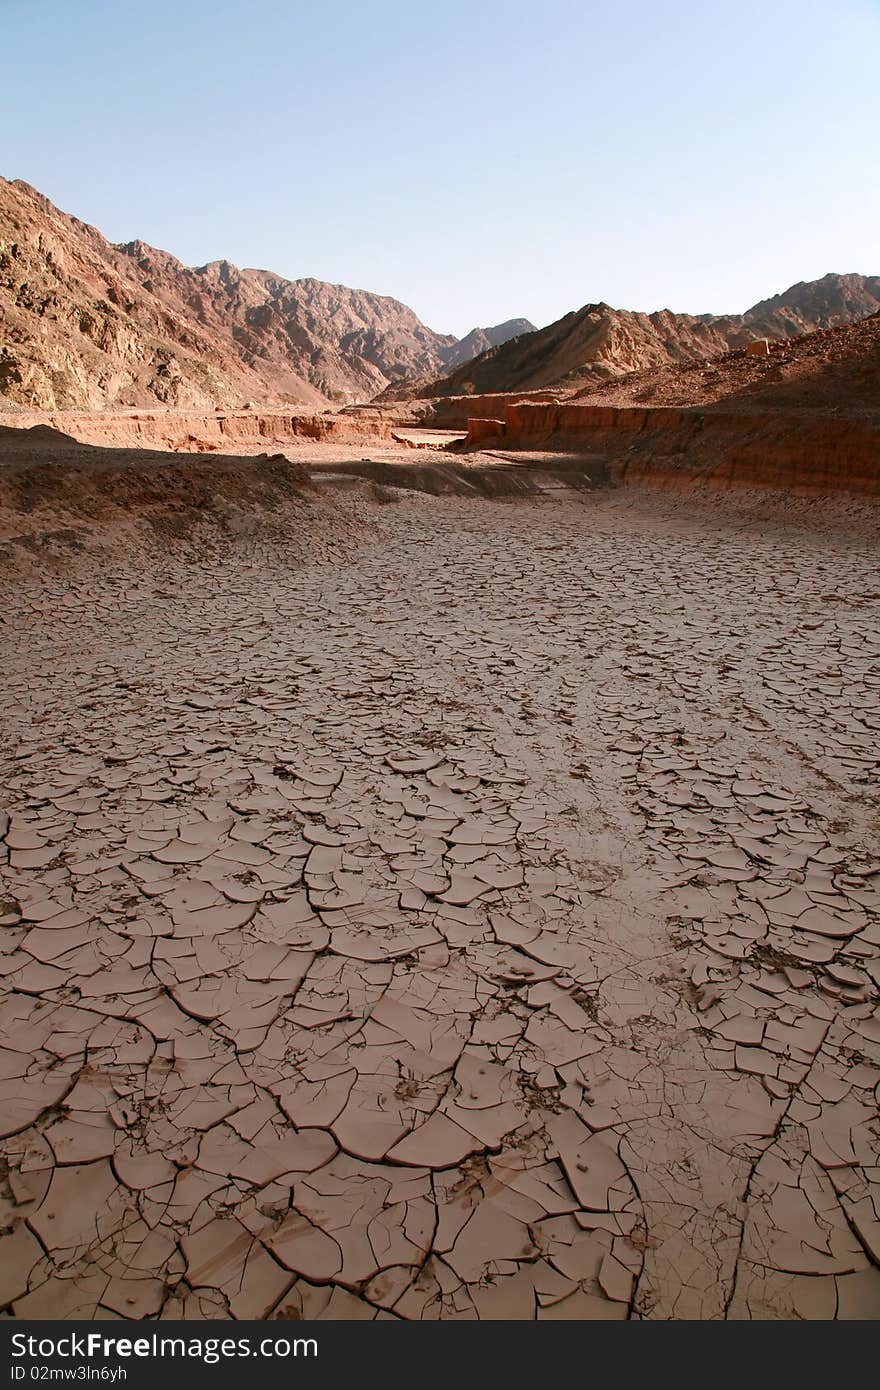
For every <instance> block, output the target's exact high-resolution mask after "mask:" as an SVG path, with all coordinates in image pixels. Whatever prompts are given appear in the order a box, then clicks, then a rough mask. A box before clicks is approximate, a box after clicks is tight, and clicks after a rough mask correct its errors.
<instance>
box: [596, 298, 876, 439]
mask: <svg viewBox="0 0 880 1390" xmlns="http://www.w3.org/2000/svg"><path fill="white" fill-rule="evenodd" d="M571 399H572V400H574V401H577V402H578V403H579V404H580V403H583V404H584V405H615V406H630V405H648V406H699V407H706V406H717V407H718V408H719V409H724V410H725V411H728V410H739V409H742V410H754V409H756V408H761V409H763V408H772V409H774V410H797V411H804V410H808V411H811V412H821V413H832V414H835V415H843V414H846V415H865V414H871V415H876V414H878V413H880V313H875V314H873V315H871V317H870V318H865V319H860V320H859V321H858V322H856V323H850V324H843V325H840V326H839V327H833V328H820V329H816V330H815V331H814V332H812V333H805V334H803V335H801V336H799V337H796V338H788V339H780V340H779V341H778V342H774V343H771V344H770V350H769V352H767V353H766V354H761V355H758V356H755V355H753V354H752V353H750V352H748V351H746V350H744V349H739V350H738V351H735V352H731V353H727V354H726V355H725V356H723V357H718V358H716V359H715V360H714V361H712V362H710V363H704V362H698V363H686V364H678V365H668V364H667V365H665V366H662V367H655V368H649V369H647V370H645V371H641V372H632V373H630V375H628V376H625V377H621V378H619V379H618V380H616V381H611V382H608V383H606V384H604V385H591V386H587V387H585V388H583V389H582V390H580V391H578V392H576V393H575V394H574V395H573V396H572V397H571Z"/></svg>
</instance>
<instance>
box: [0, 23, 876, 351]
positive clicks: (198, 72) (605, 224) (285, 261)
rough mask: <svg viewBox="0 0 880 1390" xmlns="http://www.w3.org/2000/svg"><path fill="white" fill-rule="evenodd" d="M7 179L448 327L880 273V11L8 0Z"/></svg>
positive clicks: (82, 209)
mask: <svg viewBox="0 0 880 1390" xmlns="http://www.w3.org/2000/svg"><path fill="white" fill-rule="evenodd" d="M0 33H2V44H3V49H4V57H3V103H2V105H3V112H2V124H0V173H2V174H4V175H5V177H7V178H23V179H26V180H27V181H28V182H30V183H32V184H34V185H35V186H36V187H37V188H39V189H40V190H41V191H42V192H44V193H46V194H47V195H48V196H49V197H50V198H51V199H52V200H53V202H55V203H57V204H58V205H59V206H60V207H61V208H63V209H64V210H65V211H67V212H72V213H75V214H76V215H77V216H79V217H81V218H83V219H84V220H85V221H88V222H91V223H93V224H94V225H96V226H97V227H99V228H100V229H101V231H103V232H104V233H105V234H106V235H107V236H109V237H110V238H111V240H113V241H128V240H131V239H133V238H135V237H140V238H141V239H143V240H144V241H148V242H151V243H152V244H153V245H155V246H159V247H162V248H163V249H164V250H167V251H171V252H173V253H174V255H176V256H179V257H180V258H181V260H184V261H186V262H188V263H190V264H203V263H204V262H205V261H209V260H217V259H220V258H221V257H225V258H226V259H228V260H230V261H233V262H235V263H236V264H237V265H241V266H257V267H260V268H264V269H270V270H274V271H277V272H279V273H280V274H282V275H286V276H288V277H290V278H296V277H298V276H304V275H313V276H317V277H318V278H319V279H322V280H332V281H338V282H341V283H343V284H348V285H354V286H357V287H359V288H364V289H371V290H375V291H377V292H379V293H383V294H393V295H394V296H395V297H396V298H398V299H402V300H404V301H405V302H406V303H408V304H410V305H412V307H413V308H414V309H415V310H416V312H417V313H418V314H419V315H420V316H421V317H422V318H423V319H424V320H425V322H426V323H428V324H430V326H431V327H432V328H435V329H438V330H440V331H443V332H454V333H458V334H463V333H465V332H466V331H467V330H468V329H470V328H471V327H472V326H473V325H474V324H476V323H479V324H491V323H496V322H499V321H501V320H503V319H506V318H510V317H513V316H518V315H521V314H522V315H525V316H527V317H528V318H531V319H532V320H533V321H534V322H535V323H536V324H539V325H542V324H545V323H548V322H550V321H551V320H553V319H555V318H558V317H559V316H560V315H561V314H563V313H566V312H567V311H568V310H569V309H574V308H578V307H580V306H581V305H582V304H585V303H588V302H590V301H593V300H599V299H604V300H606V301H608V302H609V303H611V304H613V305H615V306H617V307H620V308H633V309H645V310H652V309H658V308H671V309H679V310H688V311H690V312H724V311H726V310H730V311H741V310H743V309H745V308H746V307H747V306H748V305H750V304H752V303H753V302H755V301H756V300H758V299H761V298H764V297H766V296H767V295H769V294H772V293H775V292H777V291H779V290H781V289H784V288H786V287H787V286H788V285H790V284H792V283H793V282H795V281H797V280H809V279H814V278H816V277H818V276H820V275H822V274H824V273H825V272H826V271H829V270H835V271H842V272H843V271H860V272H861V273H863V274H878V273H880V153H878V152H880V61H878V60H880V0H827V2H826V0H733V2H731V0H613V3H610V4H609V3H608V0H600V3H593V0H543V3H541V2H540V0H530V3H521V0H468V2H467V3H465V0H430V2H429V0H364V2H363V3H354V0H288V2H287V3H282V0H210V2H209V0H144V3H141V4H138V5H129V4H127V3H125V2H124V0H0Z"/></svg>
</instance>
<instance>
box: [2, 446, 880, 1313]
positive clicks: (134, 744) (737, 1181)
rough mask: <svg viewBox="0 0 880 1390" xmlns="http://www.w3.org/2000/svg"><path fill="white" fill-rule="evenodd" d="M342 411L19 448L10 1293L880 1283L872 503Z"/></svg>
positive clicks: (579, 1294)
mask: <svg viewBox="0 0 880 1390" xmlns="http://www.w3.org/2000/svg"><path fill="white" fill-rule="evenodd" d="M36 442H37V443H38V442H39V441H36ZM18 447H19V448H20V449H24V448H25V445H24V444H19V445H18ZM319 447H320V446H315V449H316V454H315V458H316V459H317V458H318V457H319V454H318V452H317V451H318V449H319ZM323 448H324V450H325V452H324V453H323V454H321V455H320V458H323V460H324V464H323V468H322V469H321V470H320V471H321V473H322V476H323V478H324V481H323V483H320V484H318V485H316V484H315V482H314V479H313V478H312V479H310V478H309V477H308V476H304V470H302V469H299V468H297V467H296V466H295V465H292V464H286V463H285V461H284V460H274V461H273V460H271V459H270V460H268V465H273V467H272V468H268V465H267V468H268V474H269V478H268V482H267V483H265V484H261V485H260V488H259V489H257V491H256V492H255V489H254V485H253V482H252V472H251V473H250V474H249V473H248V471H247V470H246V469H244V470H243V469H242V467H239V469H238V471H236V468H235V467H234V461H233V460H224V459H219V460H218V459H216V458H211V459H210V460H200V459H194V460H186V461H185V462H184V461H183V460H181V459H180V458H175V459H174V467H175V468H189V469H190V470H191V471H190V473H188V474H186V475H185V476H186V478H187V479H189V482H187V485H186V488H185V494H181V495H180V496H169V495H168V494H166V493H163V492H161V490H160V491H159V492H157V490H156V485H155V484H154V483H150V484H149V486H148V485H147V484H146V483H144V482H143V480H141V481H140V482H139V481H138V476H139V475H138V476H135V477H134V480H132V478H129V479H128V481H126V480H125V477H124V474H125V469H124V468H123V467H122V466H121V465H120V467H117V468H116V469H115V471H114V470H112V469H111V470H110V472H109V473H106V471H105V483H104V484H103V485H101V486H96V487H91V488H89V487H86V486H85V484H84V483H83V482H82V477H81V476H80V482H79V483H78V484H77V487H76V488H73V489H72V490H70V491H69V493H68V495H67V496H66V497H65V496H63V495H60V494H59V491H58V487H57V483H56V482H53V481H52V479H51V478H50V479H48V480H47V478H46V475H45V470H44V472H43V473H42V474H40V471H39V467H37V466H36V465H34V464H28V462H27V460H26V459H22V458H20V459H19V462H18V464H9V463H8V464H7V466H6V468H5V470H0V480H2V481H3V484H4V487H5V489H6V491H5V494H4V503H5V508H4V509H3V510H2V517H3V524H4V527H5V531H4V535H5V538H6V540H7V542H8V543H9V544H10V546H11V548H10V549H9V551H8V557H11V559H12V560H14V563H11V562H10V563H7V564H6V565H5V567H4V571H3V575H2V578H0V586H2V605H0V644H2V660H3V669H4V677H5V719H4V721H3V731H2V745H0V760H2V785H3V799H2V806H3V811H2V812H0V929H2V936H0V941H2V948H3V956H2V970H3V977H4V990H3V999H2V1006H0V1009H2V1013H0V1018H2V1044H0V1066H2V1073H0V1090H2V1105H0V1115H2V1130H3V1138H2V1150H3V1156H4V1167H3V1184H2V1204H3V1226H4V1232H5V1233H4V1234H3V1235H2V1237H0V1281H2V1282H0V1307H2V1308H5V1309H6V1310H8V1311H9V1312H10V1313H11V1314H12V1315H13V1316H14V1317H19V1318H45V1317H53V1318H58V1317H69V1318H73V1317H89V1318H91V1317H122V1318H145V1317H155V1316H161V1317H181V1316H183V1317H193V1318H206V1317H207V1318H221V1317H225V1316H228V1315H232V1316H233V1317H237V1318H260V1317H264V1316H270V1317H281V1318H312V1317H321V1318H352V1317H363V1318H377V1317H395V1318H405V1319H420V1318H483V1319H497V1318H515V1319H531V1318H539V1319H560V1318H575V1319H584V1318H588V1319H589V1318H619V1319H626V1318H635V1319H669V1318H711V1319H718V1318H725V1317H728V1318H735V1319H745V1318H806V1319H816V1318H818V1319H825V1318H835V1317H836V1318H843V1319H850V1318H867V1317H876V1316H878V1315H880V1269H878V1267H877V1266H878V1264H880V1133H878V1121H877V1100H878V1083H880V1011H878V985H880V912H878V909H880V845H878V836H877V828H876V796H877V782H876V775H877V764H878V756H880V754H878V728H880V701H878V691H880V681H878V675H877V670H878V655H880V637H878V607H880V579H878V574H877V566H876V527H875V526H874V524H873V523H872V521H871V520H870V517H871V513H870V510H869V509H868V507H867V506H861V504H856V503H852V504H841V505H842V510H840V511H839V513H838V514H836V515H837V521H838V523H841V522H842V523H845V524H837V525H835V524H832V522H833V520H834V517H835V513H834V512H833V509H831V510H828V509H825V510H823V508H822V505H821V504H820V503H819V502H816V501H805V500H803V499H801V500H799V501H795V502H793V503H792V504H791V505H790V506H787V507H785V506H783V505H781V504H780V506H779V508H777V511H778V512H784V513H785V514H786V516H787V521H788V524H785V525H783V524H781V523H777V522H775V521H773V520H769V519H768V510H767V509H766V508H762V507H761V506H760V505H757V504H756V505H755V506H754V507H752V508H751V509H750V507H749V505H748V502H747V500H743V499H742V498H740V499H739V501H738V502H737V504H736V505H734V502H733V501H732V500H731V499H729V498H728V499H726V500H723V503H722V500H716V501H715V502H714V503H713V504H712V507H711V508H705V509H703V510H700V509H699V508H698V507H697V506H695V505H694V503H693V501H689V502H688V503H687V504H685V503H683V502H680V501H676V499H674V498H663V499H658V498H650V496H649V495H648V494H646V493H642V492H639V491H638V490H633V491H631V492H630V491H627V490H621V491H617V492H615V491H607V490H602V489H598V490H594V491H590V492H584V491H581V490H573V489H566V490H564V491H563V490H561V488H562V481H563V480H561V479H560V478H550V476H549V474H547V475H545V476H544V478H543V480H542V482H541V484H540V485H541V488H545V489H546V490H543V491H538V492H537V493H536V495H533V496H530V497H528V498H519V499H516V500H512V499H507V500H488V499H487V498H485V497H481V496H479V495H475V492H474V491H472V492H471V493H470V494H469V495H466V496H458V495H450V496H440V497H428V496H425V495H421V494H417V493H413V492H412V491H408V492H405V491H403V489H402V488H399V487H395V486H393V485H389V484H388V483H387V482H382V481H381V480H379V481H377V478H376V477H375V476H371V475H369V474H365V475H364V476H363V477H361V478H358V477H357V476H354V477H352V476H351V470H346V468H345V467H341V468H339V469H337V470H334V467H333V461H334V459H339V458H340V455H339V453H338V450H335V448H334V446H329V445H326V446H323ZM399 452H400V454H401V458H402V459H403V455H404V454H405V452H406V451H404V450H402V449H400V450H399ZM166 457H167V456H166ZM343 462H344V459H343ZM406 462H408V463H409V464H412V463H413V455H412V453H411V452H410V453H408V454H407V455H406ZM419 462H422V459H421V456H419ZM260 463H261V461H259V460H258V461H257V464H260ZM239 465H241V460H239ZM254 466H255V465H253V464H252V469H253V467H254ZM464 466H465V465H461V468H464ZM218 467H219V472H218V474H217V479H219V481H218V480H217V479H215V481H214V483H212V484H211V487H210V488H209V486H208V482H207V481H206V479H207V477H208V474H207V472H206V471H205V470H207V469H209V468H218ZM151 469H152V472H151ZM157 469H158V465H157V464H155V463H149V461H148V464H147V465H144V466H143V467H142V468H141V473H142V474H143V475H144V476H149V477H154V475H156V473H157ZM199 470H202V471H201V472H200V471H199ZM383 476H384V475H383ZM474 476H476V475H474ZM41 478H42V481H40V479H41ZM249 478H250V479H251V481H250V482H249V481H248V479H249ZM35 479H36V481H34V480H35ZM218 497H220V501H219V502H218V500H217V499H218ZM847 506H849V508H850V510H849V511H847ZM255 509H256V511H255ZM196 513H198V514H199V515H200V517H201V520H200V521H199V523H198V526H196V525H195V523H194V521H193V517H194V515H195V514H196ZM135 514H137V515H135ZM245 514H246V515H247V516H248V517H250V518H251V524H250V525H249V526H246V525H245V524H244V522H243V521H241V517H242V516H243V515H245ZM137 516H141V520H140V521H137ZM255 516H256V520H254V517H255ZM53 518H54V520H53ZM144 518H145V519H144ZM236 518H238V520H237V519H236ZM160 521H161V523H162V524H159V522H160ZM171 521H174V523H175V524H174V525H170V524H169V523H170V522H171ZM239 522H241V524H239ZM83 527H85V528H86V529H88V528H89V527H92V528H96V533H97V531H101V533H102V535H103V540H102V543H101V545H100V547H97V546H96V547H92V548H90V546H89V545H88V544H86V543H84V542H83V539H82V530H83ZM53 528H54V531H55V532H57V531H60V532H72V533H73V535H74V538H75V540H74V541H73V542H72V541H70V540H69V538H68V540H67V541H66V542H65V540H64V539H63V537H62V538H61V539H59V538H58V537H57V536H56V538H55V541H54V542H49V543H47V542H46V540H45V536H46V535H48V534H50V533H54V532H53ZM102 528H103V530H102ZM133 528H134V529H133ZM16 535H18V536H19V537H20V536H24V537H25V540H24V541H21V540H19V541H18V542H16V540H15V536H16ZM114 536H115V537H116V538H117V541H118V543H116V544H114V539H113V538H114ZM135 541H136V543H135ZM28 557H30V561H29V560H28ZM47 557H48V559H47Z"/></svg>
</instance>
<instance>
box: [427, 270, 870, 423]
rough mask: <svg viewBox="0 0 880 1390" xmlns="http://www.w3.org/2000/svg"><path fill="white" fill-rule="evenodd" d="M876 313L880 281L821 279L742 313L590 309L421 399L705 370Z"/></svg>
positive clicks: (436, 385)
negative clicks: (686, 367)
mask: <svg viewBox="0 0 880 1390" xmlns="http://www.w3.org/2000/svg"><path fill="white" fill-rule="evenodd" d="M878 309H880V277H878V276H864V275H826V276H824V277H823V278H822V279H821V280H815V281H812V282H811V283H809V284H799V285H794V286H792V288H791V289H789V290H786V292H785V293H784V294H780V295H777V296H776V297H775V298H773V299H767V300H764V301H763V302H762V303H760V304H756V305H755V306H754V307H753V308H751V309H749V310H748V311H747V312H746V313H745V314H738V315H712V314H704V315H700V316H695V315H692V314H675V313H672V312H671V311H670V310H668V309H664V310H661V311H660V312H658V313H654V314H640V313H634V312H631V311H629V310H625V309H612V308H611V306H610V305H608V304H588V305H586V306H585V307H584V308H583V309H579V310H577V311H576V312H573V313H570V314H566V315H565V317H564V318H561V319H559V320H557V322H556V323H552V324H550V325H549V327H547V328H542V329H539V330H538V331H537V332H535V333H528V334H525V335H523V336H521V337H517V338H513V339H511V340H510V341H509V342H507V343H505V344H503V345H502V346H500V347H495V348H492V349H490V350H489V351H487V352H484V353H483V354H482V356H480V357H478V358H475V359H474V360H473V361H471V362H468V363H465V364H464V365H462V366H460V367H459V368H457V369H456V371H455V372H453V373H451V374H448V375H447V376H446V377H444V378H442V379H440V380H438V381H435V382H432V383H430V384H429V385H427V386H425V385H424V384H422V385H421V386H420V394H422V395H428V396H436V395H453V396H454V395H461V394H465V395H466V394H468V393H473V392H477V393H484V392H489V393H493V392H500V391H517V390H522V391H528V390H538V389H541V388H543V387H548V386H557V385H563V386H566V387H578V386H589V385H596V384H601V383H603V382H607V381H611V380H614V379H615V378H618V377H622V376H624V375H626V374H627V373H629V372H634V371H641V370H644V369H646V368H657V367H664V366H669V365H671V364H672V365H674V364H679V363H696V362H699V363H705V362H706V361H707V360H708V359H712V358H715V357H718V356H720V355H722V354H724V353H727V352H730V351H733V350H735V349H737V348H742V347H745V346H746V344H747V343H749V342H751V341H753V340H755V339H757V338H771V339H781V338H792V337H795V336H797V335H799V334H802V333H808V332H810V331H812V330H814V329H816V328H833V327H837V326H840V325H843V324H847V323H852V322H855V321H856V320H858V319H862V318H864V317H866V316H867V315H869V314H872V313H876V312H877V310H878Z"/></svg>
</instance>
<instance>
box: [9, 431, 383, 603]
mask: <svg viewBox="0 0 880 1390" xmlns="http://www.w3.org/2000/svg"><path fill="white" fill-rule="evenodd" d="M369 529H370V528H369V523H368V521H367V520H365V518H364V517H363V516H361V515H359V514H358V509H357V507H356V506H353V505H352V503H351V501H350V500H346V501H344V502H343V501H341V500H340V499H338V498H334V497H328V496H325V495H324V494H323V493H322V492H320V491H319V490H318V489H317V488H316V487H315V486H314V484H313V482H312V480H311V476H310V474H309V471H308V469H307V468H305V467H304V466H303V465H302V464H300V463H296V462H291V461H290V460H289V459H287V458H285V457H284V456H283V455H282V454H275V455H272V456H269V455H266V454H264V455H262V456H261V457H257V458H243V457H234V456H231V455H216V454H215V455H212V456H211V458H210V459H203V458H196V457H188V458H185V459H183V458H180V457H177V456H175V457H173V458H172V457H171V456H170V455H169V454H168V453H160V452H151V451H148V450H145V449H137V450H135V449H110V448H104V449H102V448H96V447H94V446H92V445H88V444H82V443H80V442H78V441H77V440H74V439H71V438H70V437H69V436H66V435H63V434H61V433H60V432H59V431H57V430H52V429H49V428H48V427H46V426H37V427H35V428H33V429H29V430H15V429H3V428H0V569H2V571H3V572H4V574H6V575H7V576H15V575H21V574H26V573H28V572H29V571H31V570H33V571H34V572H39V571H44V570H46V569H47V568H48V569H52V568H62V569H68V568H69V567H70V566H71V565H75V564H76V562H77V561H79V560H82V561H87V562H89V563H91V562H92V561H94V560H95V559H97V558H100V559H101V561H102V562H104V563H110V564H111V565H113V566H118V568H120V569H122V570H130V571H131V572H132V573H134V572H135V571H136V570H138V569H139V568H140V567H142V566H143V565H148V566H153V565H155V564H156V563H157V562H158V563H159V564H161V563H162V562H163V556H165V555H167V553H168V552H169V550H173V552H174V554H175V556H176V557H177V558H178V559H183V560H192V561H197V562H199V563H200V564H211V563H215V562H222V560H223V557H224V555H225V554H227V553H228V551H229V549H230V547H232V546H234V547H235V548H236V550H237V551H238V552H239V553H242V552H243V553H247V552H248V551H250V552H253V554H254V556H255V557H259V558H261V559H263V560H265V559H266V558H268V557H270V556H271V558H272V560H273V562H274V563H278V564H282V565H284V564H292V565H298V564H303V563H316V562H317V563H320V562H321V561H323V560H340V559H343V558H344V557H345V555H346V554H347V553H348V552H349V551H350V549H351V548H352V546H353V545H355V544H357V543H359V541H360V540H361V539H362V538H363V536H364V535H365V534H367V533H368V532H369Z"/></svg>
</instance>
